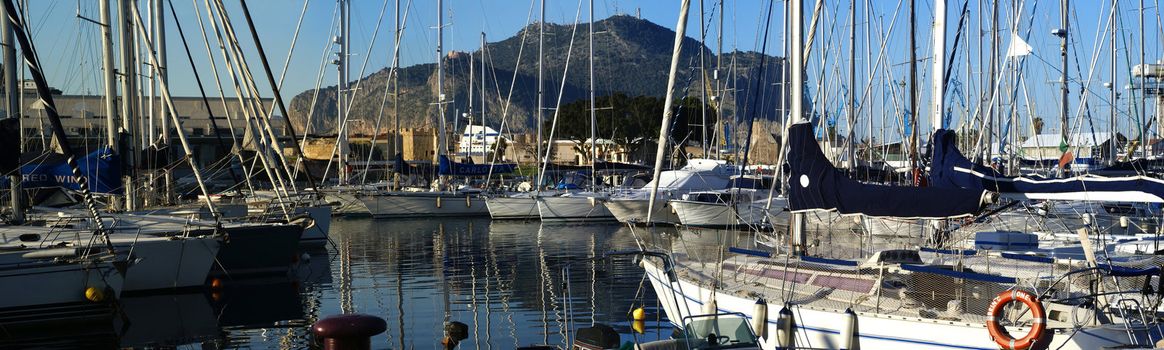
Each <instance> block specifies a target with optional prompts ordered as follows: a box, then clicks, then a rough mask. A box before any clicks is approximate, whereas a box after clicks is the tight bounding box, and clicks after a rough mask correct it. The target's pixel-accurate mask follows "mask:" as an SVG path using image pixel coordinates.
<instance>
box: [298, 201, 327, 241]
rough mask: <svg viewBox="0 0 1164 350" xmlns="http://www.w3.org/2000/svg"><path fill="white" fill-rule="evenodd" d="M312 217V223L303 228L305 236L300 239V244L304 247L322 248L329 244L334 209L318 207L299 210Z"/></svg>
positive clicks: (323, 206)
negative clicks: (328, 238)
mask: <svg viewBox="0 0 1164 350" xmlns="http://www.w3.org/2000/svg"><path fill="white" fill-rule="evenodd" d="M297 212H298V213H305V214H307V215H308V216H311V222H310V223H309V224H308V225H306V226H305V227H303V236H302V237H299V244H300V245H304V246H322V245H326V244H327V237H328V234H329V233H330V232H331V213H332V207H331V206H328V205H317V206H311V207H307V208H303V209H299V210H297Z"/></svg>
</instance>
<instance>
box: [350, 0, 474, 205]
mask: <svg viewBox="0 0 1164 350" xmlns="http://www.w3.org/2000/svg"><path fill="white" fill-rule="evenodd" d="M443 11H444V5H443V2H441V1H438V2H437V23H439V24H438V25H437V27H436V29H437V57H436V58H437V64H436V67H437V84H436V85H437V89H436V97H437V100H438V101H437V103H436V104H437V110H438V113H437V121H438V125H440V126H439V127H438V131H437V132H438V136H439V137H438V140H439V141H438V143H437V144H438V146H437V156H438V160H439V158H443V157H445V156H446V154H445V153H446V151H447V149H446V148H447V147H446V146H447V144H446V142H445V127H444V126H445V103H446V101H444V97H445V95H444V60H445V57H444V54H443V51H442V47H443V45H444V25H443V23H444V13H443ZM445 160H448V159H447V158H445ZM448 165H449V166H448V168H447V169H449V170H451V171H455V170H456V167H455V166H453V164H452V162H451V161H450V162H449V163H448ZM405 167H406V168H407V165H405ZM396 171H397V172H404V171H407V170H406V169H402V168H398V169H397V170H396ZM442 177H446V176H442ZM446 186H448V184H446V183H443V181H436V182H434V188H433V190H432V191H428V192H407V191H379V192H375V193H371V194H362V195H360V196H359V199H360V201H361V202H363V203H364V205H365V206H366V207H367V208H368V211H369V212H370V213H371V214H372V216H373V217H375V218H400V217H417V216H456V217H469V216H485V215H489V211H488V210H487V208H486V206H485V200H484V198H483V197H481V190H480V189H476V188H468V187H461V188H454V189H448V188H445V187H446Z"/></svg>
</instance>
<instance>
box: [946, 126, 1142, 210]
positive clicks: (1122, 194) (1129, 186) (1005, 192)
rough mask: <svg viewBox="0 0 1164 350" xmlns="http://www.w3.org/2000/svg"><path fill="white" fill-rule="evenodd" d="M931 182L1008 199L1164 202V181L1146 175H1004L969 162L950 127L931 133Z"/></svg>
mask: <svg viewBox="0 0 1164 350" xmlns="http://www.w3.org/2000/svg"><path fill="white" fill-rule="evenodd" d="M930 144H932V145H933V147H934V148H933V164H932V167H931V169H930V184H932V185H934V186H940V187H945V188H962V189H972V190H988V191H993V192H998V193H999V194H1000V195H1001V196H1002V197H1005V198H1010V199H1020V200H1023V199H1051V200H1086V201H1104V202H1144V203H1164V181H1162V180H1160V179H1154V178H1150V177H1147V176H1122V177H1103V176H1095V175H1081V176H1075V177H1070V178H1065V179H1048V178H1041V177H1026V176H1020V177H1013V176H1005V175H1003V174H1001V173H999V172H998V171H995V170H994V169H992V168H989V167H986V166H983V165H980V164H977V163H974V162H971V161H970V160H969V159H966V156H964V155H962V152H961V151H959V150H958V147H957V135H956V134H955V133H954V132H953V131H950V130H938V131H937V132H935V133H934V138H933V142H931V143H930Z"/></svg>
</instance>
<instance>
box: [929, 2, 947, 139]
mask: <svg viewBox="0 0 1164 350" xmlns="http://www.w3.org/2000/svg"><path fill="white" fill-rule="evenodd" d="M933 36H934V54H933V57H931V58H930V60H931V63H932V64H933V66H932V67H933V71H931V72H930V81H931V82H932V83H933V84H934V86H933V89H934V90H933V96H931V97H930V98H932V99H933V102H932V103H933V106H932V109H933V110H932V113H933V115H932V116H931V117H932V118H933V120H931V121H930V123H932V124H931V126H930V127H932V128H933V129H934V131H935V132H936V131H938V130H939V129H942V127H944V125H942V121H943V119H945V118H943V117H944V114H945V111H946V99H945V96H946V86H945V84H944V83H945V74H946V0H934V33H933Z"/></svg>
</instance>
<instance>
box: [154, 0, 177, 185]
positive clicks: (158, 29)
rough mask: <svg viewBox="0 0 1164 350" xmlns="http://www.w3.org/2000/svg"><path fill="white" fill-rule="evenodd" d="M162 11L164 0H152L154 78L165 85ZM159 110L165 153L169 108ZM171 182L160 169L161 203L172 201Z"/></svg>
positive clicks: (170, 176) (160, 145)
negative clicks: (155, 57) (155, 60)
mask: <svg viewBox="0 0 1164 350" xmlns="http://www.w3.org/2000/svg"><path fill="white" fill-rule="evenodd" d="M164 11H165V1H164V0H154V9H153V16H154V20H153V27H154V28H153V29H154V41H155V43H154V47H156V48H157V51H158V53H157V56H158V61H157V62H155V64H157V65H158V67H157V74H156V79H157V80H158V81H160V82H161V85H162V86H166V85H168V84H169V83H170V80H169V77H170V74H169V69H168V67H169V64H168V62H169V61H168V60H167V58H166V16H165V12H164ZM153 104H154V102H153V101H152V100H151V101H150V105H151V106H152V105H153ZM151 109H152V108H151ZM159 112H160V113H161V114H159V115H158V120H159V123H158V125H161V128H162V130H161V140H160V141H159V142H158V149H164V150H166V152H167V153H169V149H170V148H169V146H170V120H169V119H170V110H169V109H167V108H162V109H160V111H159ZM175 126H177V125H175ZM173 184H174V178H173V174H172V172H171V171H170V169H169V168H163V170H162V203H163V204H166V205H168V204H171V203H173V192H174V191H173Z"/></svg>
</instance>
